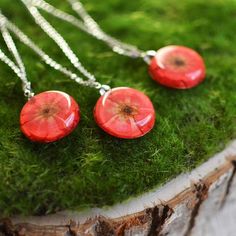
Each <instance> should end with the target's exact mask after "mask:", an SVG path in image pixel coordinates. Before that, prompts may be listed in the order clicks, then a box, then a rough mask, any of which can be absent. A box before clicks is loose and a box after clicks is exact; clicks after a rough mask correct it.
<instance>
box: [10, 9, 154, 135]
mask: <svg viewBox="0 0 236 236" xmlns="http://www.w3.org/2000/svg"><path fill="white" fill-rule="evenodd" d="M30 10H31V11H32V13H33V14H34V17H35V20H36V22H37V24H38V25H39V26H41V28H42V29H43V30H44V31H45V32H46V33H47V34H48V35H49V36H50V37H51V38H52V39H53V40H54V41H55V42H56V43H57V44H58V46H59V47H60V48H61V50H62V51H63V53H64V54H65V55H66V57H67V58H68V59H69V60H70V62H71V63H72V65H73V66H74V67H75V68H76V69H78V70H79V72H80V73H81V74H82V75H83V76H84V77H86V78H87V79H88V80H83V79H82V78H80V77H78V76H77V75H76V74H75V73H73V72H71V71H70V70H68V69H66V68H65V67H63V66H62V65H60V64H59V63H57V62H56V61H54V60H53V59H52V58H50V57H49V56H48V55H47V54H46V53H45V52H43V51H42V50H41V49H40V48H39V47H37V46H36V45H35V44H34V43H33V42H32V40H31V39H29V38H28V37H27V36H26V35H25V34H24V33H23V32H22V31H21V30H20V29H19V28H17V27H16V26H15V25H14V24H13V23H11V22H9V21H7V22H8V24H7V25H8V28H9V29H10V30H11V31H12V32H14V33H15V35H16V36H17V37H18V38H19V39H20V41H21V42H23V43H24V44H26V45H27V46H28V47H29V48H31V49H32V50H33V51H34V52H35V53H36V54H37V55H38V56H39V57H40V58H41V59H42V60H43V61H44V62H45V63H46V64H48V65H49V66H51V67H52V68H54V69H55V70H58V71H60V72H62V73H63V74H65V75H66V76H68V77H69V78H70V79H72V80H74V81H75V82H77V83H78V84H80V85H83V86H89V87H92V88H95V89H98V90H99V91H100V94H101V97H100V98H99V99H98V101H97V103H96V105H95V108H94V118H95V121H96V123H97V124H98V126H100V127H101V128H102V129H103V130H104V131H105V132H107V133H109V134H110V135H113V136H115V137H118V138H126V139H133V138H138V137H141V136H143V135H145V134H146V133H148V132H149V131H150V130H151V129H152V128H153V126H154V124H155V111H154V107H153V105H152V102H151V101H150V99H149V98H148V97H147V96H146V95H145V94H143V93H142V92H140V91H138V90H135V89H132V88H127V87H118V88H114V89H110V87H109V86H108V85H101V84H100V83H99V82H97V81H96V78H95V77H94V75H92V74H91V73H89V72H88V71H87V70H86V69H85V68H84V67H83V65H82V64H81V63H80V61H79V59H78V57H77V56H76V55H75V54H74V52H73V51H72V49H71V48H70V47H69V45H68V43H67V42H66V41H65V40H64V38H63V37H62V36H61V35H60V34H59V33H58V32H57V31H56V30H55V29H54V28H53V27H52V26H51V25H50V24H49V23H48V22H47V21H46V20H45V19H44V18H43V16H41V15H40V13H38V11H37V9H36V8H32V9H30ZM52 105H53V104H52Z"/></svg>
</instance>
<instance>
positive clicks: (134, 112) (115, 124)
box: [94, 87, 155, 139]
mask: <svg viewBox="0 0 236 236" xmlns="http://www.w3.org/2000/svg"><path fill="white" fill-rule="evenodd" d="M94 118H95V120H96V122H97V124H98V125H99V126H100V127H101V128H102V129H103V130H104V131H106V132H107V133H109V134H110V135H113V136H115V137H118V138H125V139H134V138H138V137H141V136H143V135H145V134H146V133H148V132H149V131H150V130H151V129H152V128H153V126H154V123H155V111H154V108H153V105H152V102H151V101H150V99H149V98H148V97H147V96H146V95H145V94H143V93H141V92H139V91H137V90H135V89H132V88H125V87H120V88H115V89H112V90H110V91H108V92H106V93H105V94H104V95H103V96H101V97H100V98H99V100H98V101H97V104H96V106H95V108H94Z"/></svg>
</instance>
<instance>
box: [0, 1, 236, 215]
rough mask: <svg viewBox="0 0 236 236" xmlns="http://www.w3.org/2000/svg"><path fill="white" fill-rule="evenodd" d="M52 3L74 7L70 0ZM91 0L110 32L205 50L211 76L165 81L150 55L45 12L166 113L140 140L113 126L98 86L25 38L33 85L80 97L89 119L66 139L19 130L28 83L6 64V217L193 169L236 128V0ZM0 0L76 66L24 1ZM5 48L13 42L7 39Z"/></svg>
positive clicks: (1, 136)
mask: <svg viewBox="0 0 236 236" xmlns="http://www.w3.org/2000/svg"><path fill="white" fill-rule="evenodd" d="M49 2H50V3H52V4H55V5H56V6H57V7H59V8H61V9H64V10H67V11H68V12H71V10H70V7H69V5H68V4H67V3H66V1H61V0H51V1H49ZM83 3H84V4H85V7H86V9H87V10H88V11H89V13H91V14H92V16H93V17H94V18H95V19H96V20H97V21H98V22H99V23H100V24H101V26H102V28H103V29H105V31H106V32H108V33H110V34H112V35H114V36H117V37H118V38H119V39H121V40H123V41H125V42H128V43H132V44H135V45H137V46H138V47H140V48H142V49H144V50H148V49H158V48H160V47H163V46H165V45H169V44H177V45H185V46H189V47H191V48H194V49H195V50H197V51H199V52H200V53H201V54H202V56H203V57H204V59H205V61H206V65H207V78H206V80H205V82H204V83H202V84H201V85H200V86H198V87H196V88H194V89H191V90H187V91H177V90H171V89H167V88H164V87H162V86H159V85H158V84H156V83H155V82H153V81H152V80H151V79H150V78H149V76H148V73H147V66H146V65H145V64H144V63H143V61H141V60H132V59H130V58H126V57H122V56H119V55H117V54H115V53H113V52H111V51H110V49H109V48H108V47H106V45H104V44H103V43H102V42H98V41H97V40H95V39H93V38H91V37H90V36H88V35H86V34H85V33H82V32H80V31H79V30H77V29H76V28H74V27H73V26H70V25H69V24H67V23H62V22H61V21H60V20H58V19H55V18H53V17H51V16H49V15H46V14H45V16H46V17H47V19H48V20H50V22H51V23H52V24H53V25H54V26H55V27H56V28H57V29H58V30H59V32H60V33H61V34H62V35H63V36H64V37H65V38H66V39H67V40H68V42H69V43H70V45H71V46H72V48H73V49H74V51H75V52H76V54H77V55H78V56H79V58H80V60H81V61H82V62H83V63H84V65H86V67H87V69H88V70H90V71H91V72H93V73H94V74H95V75H96V77H97V78H98V80H99V81H101V82H103V83H108V84H110V85H111V86H112V87H117V86H129V87H133V88H136V89H139V90H141V91H143V92H145V93H146V94H147V95H149V96H150V98H151V99H152V101H153V103H154V106H155V109H156V112H157V118H156V125H155V128H154V129H153V131H152V132H150V133H149V134H147V135H146V136H145V137H143V138H140V139H137V140H120V139H117V138H113V137H111V136H109V135H107V134H106V133H104V132H103V131H102V130H101V129H99V128H98V127H97V125H96V124H95V122H94V120H93V107H94V104H95V103H96V101H97V99H98V97H99V94H98V93H96V91H94V90H93V89H89V88H83V87H81V86H79V85H76V84H75V83H74V82H73V81H70V80H68V79H67V78H66V77H65V76H63V75H62V74H60V73H59V72H56V71H54V70H52V69H51V68H49V67H48V66H46V65H45V64H44V63H43V62H42V61H40V60H39V58H38V57H37V56H35V55H34V53H33V52H32V51H30V50H29V49H28V48H26V47H25V46H23V45H21V44H20V43H19V42H18V43H17V45H18V48H19V51H20V52H21V54H22V57H23V59H24V62H25V65H26V68H27V73H28V78H29V79H30V80H31V81H32V85H33V88H34V91H35V92H36V93H39V92H42V91H45V90H61V91H65V92H67V93H69V94H71V95H72V96H73V97H74V98H75V99H76V100H77V101H78V102H79V104H80V107H81V112H82V119H81V122H80V124H79V126H78V128H77V129H76V130H75V131H74V132H73V133H72V134H71V135H70V136H68V137H66V138H64V139H63V140H61V141H59V142H56V143H52V144H46V145H45V144H36V143H32V142H30V141H29V140H27V139H26V138H25V137H24V136H23V135H22V134H21V132H20V130H19V112H20V110H21V108H22V106H23V105H24V103H25V102H26V100H25V99H24V96H23V94H22V91H21V83H20V81H19V79H18V78H17V77H16V76H15V74H14V73H13V72H12V71H11V70H10V69H9V68H8V67H7V66H6V65H5V64H3V63H0V213H2V214H3V215H5V216H7V215H12V214H37V215H42V214H47V213H51V212H55V211H58V210H61V209H74V210H77V209H81V208H83V207H88V206H89V207H94V206H104V205H111V204H113V203H116V202H119V201H122V200H125V199H127V198H129V197H132V196H136V195H138V194H141V193H143V192H145V191H148V190H150V189H152V188H153V187H155V186H159V185H161V184H163V183H165V182H166V181H168V180H170V179H171V178H173V177H174V176H176V175H178V174H180V173H182V172H186V171H189V170H191V169H192V168H194V167H195V166H197V165H199V164H200V163H202V162H204V161H205V160H207V159H208V158H209V157H210V156H211V155H213V154H214V153H216V152H217V151H219V150H221V149H223V148H224V146H225V144H226V143H227V142H228V141H229V140H231V139H233V138H234V137H235V136H236V132H235V131H236V129H235V116H236V89H235V88H236V34H235V29H236V2H235V1H233V0H208V1H205V0H181V1H176V0H135V1H124V0H105V1H95V0H86V1H85V0H84V1H83ZM0 8H1V10H2V11H3V13H4V14H5V15H7V16H8V17H9V18H10V19H11V20H12V21H13V22H15V23H16V24H17V25H18V26H19V27H21V29H23V30H24V32H26V33H27V34H28V35H30V36H31V37H32V38H33V39H34V41H36V42H37V43H38V44H39V45H40V47H42V48H43V49H44V50H45V51H47V52H48V53H49V54H50V55H51V56H52V57H53V58H55V59H57V60H58V61H59V62H61V63H63V64H64V65H66V66H67V67H70V68H71V69H72V67H71V66H70V63H69V62H68V61H67V60H66V59H65V57H64V56H62V53H61V52H60V50H59V49H58V48H57V47H56V46H55V44H54V43H53V42H52V41H51V40H50V39H49V38H48V37H47V36H46V35H45V34H44V33H43V32H42V31H41V30H40V29H39V28H38V27H36V25H35V24H34V22H33V20H32V18H31V16H30V15H29V14H28V12H27V11H26V9H25V8H24V6H23V5H22V4H21V2H20V1H19V0H18V1H11V0H0ZM0 47H1V49H4V50H5V51H6V48H5V46H4V44H3V41H2V39H1V41H0Z"/></svg>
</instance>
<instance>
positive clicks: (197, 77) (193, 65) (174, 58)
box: [22, 0, 206, 89]
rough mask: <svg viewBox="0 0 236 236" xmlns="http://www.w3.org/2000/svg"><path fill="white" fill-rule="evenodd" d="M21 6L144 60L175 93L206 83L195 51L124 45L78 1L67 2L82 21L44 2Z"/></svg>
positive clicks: (152, 73) (31, 1) (31, 0)
mask: <svg viewBox="0 0 236 236" xmlns="http://www.w3.org/2000/svg"><path fill="white" fill-rule="evenodd" d="M22 2H23V3H24V4H25V5H26V6H27V7H28V9H32V7H35V8H39V9H42V10H44V11H46V12H48V13H49V14H51V15H53V16H55V17H57V18H59V19H61V20H63V21H66V22H69V23H71V24H72V25H74V26H76V27H77V28H79V29H81V30H83V31H85V32H86V33H88V34H90V35H91V36H93V37H95V38H97V39H98V40H101V41H103V42H105V43H106V44H107V45H108V46H109V47H110V48H111V49H112V50H113V51H114V52H116V53H118V54H121V55H125V56H128V57H131V58H142V59H143V60H144V61H145V62H146V63H147V64H148V65H149V67H148V71H149V74H150V76H151V77H152V79H153V80H155V81H156V82H158V83H160V84H161V85H164V86H167V87H170V88H176V89H189V88H193V87H195V86H197V85H198V84H200V83H201V82H202V81H203V80H204V79H205V74H206V69H205V64H204V61H203V59H202V57H201V56H200V55H199V54H198V53H197V52H196V51H194V50H193V49H190V48H188V47H184V46H176V45H170V46H166V47H164V48H161V49H159V50H158V51H154V50H149V51H147V52H145V51H142V50H140V49H138V48H137V47H135V46H133V45H129V44H126V43H123V42H121V41H119V40H117V39H116V38H114V37H112V36H110V35H108V34H106V33H105V32H104V31H103V30H102V29H101V28H100V26H99V25H98V24H97V22H96V21H95V20H94V19H93V18H92V17H91V16H90V15H89V14H88V13H87V11H86V10H85V8H84V7H83V5H82V3H81V2H80V1H79V0H67V2H68V3H70V4H71V7H72V9H73V10H74V11H75V12H76V13H77V14H78V16H79V17H80V18H81V19H82V20H80V19H78V18H77V17H75V16H73V15H70V14H68V13H66V12H64V11H61V10H59V9H57V8H56V7H54V6H52V5H50V4H49V3H47V2H46V1H44V0H22ZM31 13H32V11H31Z"/></svg>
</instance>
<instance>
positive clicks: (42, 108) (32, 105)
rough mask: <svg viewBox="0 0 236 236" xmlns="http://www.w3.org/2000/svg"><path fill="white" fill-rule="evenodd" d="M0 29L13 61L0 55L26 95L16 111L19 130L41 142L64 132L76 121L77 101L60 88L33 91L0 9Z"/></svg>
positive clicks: (62, 135) (0, 53)
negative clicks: (56, 89) (24, 100)
mask: <svg viewBox="0 0 236 236" xmlns="http://www.w3.org/2000/svg"><path fill="white" fill-rule="evenodd" d="M10 28H11V27H10ZM0 30H1V33H2V36H3V39H4V41H5V43H6V45H7V47H8V49H9V51H10V53H11V54H12V55H13V57H14V59H15V62H14V61H12V60H11V59H10V58H9V57H8V56H6V54H5V53H4V52H3V51H2V50H1V49H0V59H1V60H2V61H3V62H4V63H6V64H7V65H8V66H9V67H10V68H11V69H12V70H13V71H14V72H15V73H16V75H17V76H18V77H19V78H20V79H21V81H22V86H23V91H24V95H25V96H26V97H27V98H28V102H27V103H26V104H25V105H24V107H23V108H22V110H21V113H20V128H21V130H22V132H23V133H24V135H25V136H26V137H27V138H29V139H30V140H32V141H37V142H44V143H48V142H53V141H57V140H59V139H61V138H63V137H65V136H67V135H68V134H69V133H71V132H72V131H73V130H74V129H75V127H76V126H77V124H78V123H79V120H80V115H79V106H78V104H77V103H76V102H75V100H74V99H73V98H72V97H71V96H69V95H68V94H66V93H64V92H60V91H46V92H43V93H40V94H38V95H34V93H33V92H32V90H31V85H30V82H29V81H28V80H27V76H26V71H25V66H24V64H23V61H22V59H21V56H20V54H19V52H18V50H17V48H16V45H15V43H14V41H13V39H12V37H11V35H10V33H9V22H8V20H7V19H6V18H5V17H4V16H3V15H2V14H1V13H0Z"/></svg>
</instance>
